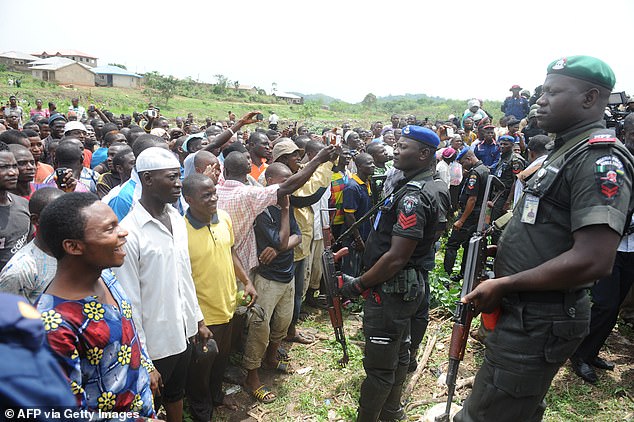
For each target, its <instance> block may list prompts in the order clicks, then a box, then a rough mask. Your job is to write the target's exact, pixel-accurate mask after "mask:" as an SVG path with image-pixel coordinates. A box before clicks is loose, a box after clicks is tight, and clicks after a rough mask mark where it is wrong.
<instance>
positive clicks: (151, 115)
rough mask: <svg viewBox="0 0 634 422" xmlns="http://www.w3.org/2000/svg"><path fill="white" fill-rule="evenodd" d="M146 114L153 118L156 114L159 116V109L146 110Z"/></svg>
mask: <svg viewBox="0 0 634 422" xmlns="http://www.w3.org/2000/svg"><path fill="white" fill-rule="evenodd" d="M145 114H147V116H148V117H152V118H156V116H158V113H157V111H156V110H154V109H150V110H146V112H145Z"/></svg>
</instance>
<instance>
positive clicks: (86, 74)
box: [29, 57, 95, 86]
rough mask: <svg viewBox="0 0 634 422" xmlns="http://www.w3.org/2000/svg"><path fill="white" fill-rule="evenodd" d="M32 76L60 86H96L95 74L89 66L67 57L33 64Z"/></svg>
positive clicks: (41, 60)
mask: <svg viewBox="0 0 634 422" xmlns="http://www.w3.org/2000/svg"><path fill="white" fill-rule="evenodd" d="M29 69H30V70H31V75H33V77H35V78H38V79H41V80H43V81H48V82H55V83H57V84H60V85H85V86H95V74H94V73H93V72H92V69H91V67H90V66H88V65H84V64H80V63H78V62H76V61H75V60H72V59H69V58H66V57H49V58H46V59H39V60H35V61H33V62H31V65H30V66H29Z"/></svg>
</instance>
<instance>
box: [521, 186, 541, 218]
mask: <svg viewBox="0 0 634 422" xmlns="http://www.w3.org/2000/svg"><path fill="white" fill-rule="evenodd" d="M538 209H539V198H538V197H537V196H535V195H531V194H530V193H526V194H524V207H523V208H522V218H521V220H520V221H521V222H522V223H526V224H535V221H536V219H537V210H538Z"/></svg>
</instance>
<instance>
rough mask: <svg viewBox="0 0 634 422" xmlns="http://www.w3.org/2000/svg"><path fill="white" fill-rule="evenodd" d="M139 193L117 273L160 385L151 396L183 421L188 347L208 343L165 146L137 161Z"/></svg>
mask: <svg viewBox="0 0 634 422" xmlns="http://www.w3.org/2000/svg"><path fill="white" fill-rule="evenodd" d="M136 171H137V173H138V176H139V179H140V182H141V185H142V186H143V190H142V193H141V199H140V200H139V203H138V204H137V205H136V206H135V207H134V208H132V210H131V211H130V212H129V213H128V215H127V216H126V217H125V218H124V219H123V221H121V226H122V227H123V228H124V229H126V230H127V231H128V233H129V234H128V237H127V242H126V244H125V245H124V249H125V252H126V254H127V256H126V260H125V262H124V264H123V266H122V267H120V268H117V269H115V273H116V275H117V278H118V279H119V280H120V281H121V284H122V285H123V287H124V289H125V291H126V293H127V294H128V297H129V298H130V300H131V302H132V303H131V305H132V309H133V311H132V318H133V320H134V323H135V325H136V328H137V331H138V333H139V338H140V339H141V342H142V343H143V345H144V346H145V347H146V350H147V351H148V354H149V355H150V358H151V359H152V362H153V364H154V366H156V369H157V370H158V371H159V373H160V374H161V376H162V380H163V384H164V387H163V389H162V392H161V396H160V397H155V398H154V400H155V402H154V404H155V408H156V409H157V410H158V408H159V406H160V404H161V403H160V401H159V400H162V402H163V405H164V406H165V409H166V411H167V415H168V420H182V413H183V396H184V394H185V382H186V376H187V368H188V366H189V360H190V358H191V353H192V344H193V343H195V342H197V341H200V342H202V344H206V343H207V340H209V338H210V336H211V332H210V331H209V329H208V328H207V327H206V326H205V323H204V320H203V314H202V312H201V310H200V307H199V306H198V301H197V299H196V290H195V287H194V281H193V280H192V276H191V264H190V260H189V252H188V247H187V229H186V226H185V221H184V220H183V218H182V217H181V216H180V214H179V213H178V211H176V209H175V208H174V207H172V206H171V205H170V204H172V203H174V202H176V201H177V200H178V198H179V197H180V194H181V180H180V164H179V162H178V159H176V157H174V155H173V154H172V153H171V152H169V151H168V150H166V149H164V148H158V147H151V148H148V149H146V150H144V151H143V152H141V153H140V154H139V156H138V157H137V159H136Z"/></svg>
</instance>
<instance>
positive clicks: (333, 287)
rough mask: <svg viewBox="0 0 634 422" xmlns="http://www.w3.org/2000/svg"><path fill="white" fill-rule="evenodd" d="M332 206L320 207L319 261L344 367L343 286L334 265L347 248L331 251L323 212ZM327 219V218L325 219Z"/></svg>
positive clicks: (345, 351)
mask: <svg viewBox="0 0 634 422" xmlns="http://www.w3.org/2000/svg"><path fill="white" fill-rule="evenodd" d="M333 210H334V209H332V208H324V209H321V210H320V212H321V213H322V214H321V215H320V217H321V219H322V220H321V221H322V232H323V235H324V253H323V254H322V255H321V263H322V265H323V270H324V271H323V284H324V287H325V289H326V292H325V293H326V302H327V305H328V306H327V309H328V315H329V316H330V323H331V324H332V328H333V329H334V330H335V339H336V340H337V342H339V343H340V344H341V348H342V349H343V357H342V358H341V359H339V361H338V363H339V366H341V367H344V366H346V364H347V363H348V360H349V357H348V345H347V343H346V335H345V333H344V331H343V317H342V315H341V295H340V294H339V291H340V289H341V287H342V286H343V277H342V276H341V271H339V270H338V269H337V267H336V263H338V262H339V261H340V260H341V258H343V257H344V256H346V255H348V248H341V249H339V250H338V251H337V253H334V252H333V251H332V242H331V240H330V223H328V224H324V218H323V216H324V215H323V213H324V212H326V213H329V212H330V211H333ZM326 221H328V220H326Z"/></svg>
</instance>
